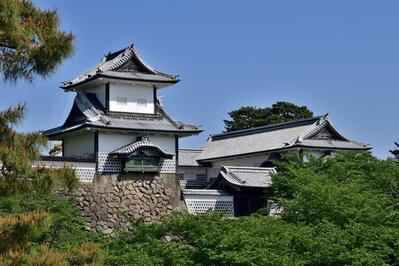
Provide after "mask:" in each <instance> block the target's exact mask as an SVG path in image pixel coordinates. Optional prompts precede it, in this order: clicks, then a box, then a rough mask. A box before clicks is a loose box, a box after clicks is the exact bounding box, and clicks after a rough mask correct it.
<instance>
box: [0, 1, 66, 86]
mask: <svg viewBox="0 0 399 266" xmlns="http://www.w3.org/2000/svg"><path fill="white" fill-rule="evenodd" d="M73 38H74V37H73V35H72V34H71V33H68V32H65V31H62V30H61V29H60V28H59V17H58V14H57V12H56V11H55V10H41V9H39V8H37V7H36V6H34V5H33V4H32V3H31V2H30V1H22V0H0V67H1V71H2V72H3V76H4V79H5V80H8V81H16V80H17V79H19V78H24V79H27V80H29V81H32V78H33V76H34V75H40V76H46V75H48V74H49V73H51V72H52V71H54V70H55V69H56V68H57V67H58V66H59V65H60V64H61V62H62V61H63V60H64V59H66V58H68V57H69V56H71V55H72V53H73V46H72V41H73Z"/></svg>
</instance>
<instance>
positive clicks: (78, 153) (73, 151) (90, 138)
mask: <svg viewBox="0 0 399 266" xmlns="http://www.w3.org/2000/svg"><path fill="white" fill-rule="evenodd" d="M64 155H65V156H66V157H83V158H88V157H93V155H94V133H93V132H84V133H80V134H74V135H71V136H66V137H65V139H64Z"/></svg>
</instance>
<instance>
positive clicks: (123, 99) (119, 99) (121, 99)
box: [116, 97, 127, 106]
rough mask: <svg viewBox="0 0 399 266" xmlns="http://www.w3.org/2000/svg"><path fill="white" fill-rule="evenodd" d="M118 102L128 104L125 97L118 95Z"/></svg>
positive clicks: (118, 103) (123, 104)
mask: <svg viewBox="0 0 399 266" xmlns="http://www.w3.org/2000/svg"><path fill="white" fill-rule="evenodd" d="M116 104H117V105H122V106H126V105H127V99H126V98H125V97H117V98H116Z"/></svg>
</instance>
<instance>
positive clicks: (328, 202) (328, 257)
mask: <svg viewBox="0 0 399 266" xmlns="http://www.w3.org/2000/svg"><path fill="white" fill-rule="evenodd" d="M286 159H288V160H287V161H286V162H280V163H278V166H277V174H276V175H275V176H273V177H272V178H273V184H272V186H271V187H270V188H269V189H268V191H267V197H268V198H272V199H274V200H275V201H276V203H277V204H281V205H282V206H283V207H284V208H283V211H282V213H281V214H280V215H279V216H277V217H270V216H264V215H263V213H265V211H266V210H263V211H262V212H260V213H257V214H253V215H250V216H247V217H239V218H234V219H231V218H223V217H222V216H221V215H217V214H209V213H207V214H202V215H189V214H177V215H174V216H171V217H166V218H164V219H162V220H161V221H160V222H159V223H154V224H150V225H145V224H141V223H136V224H134V227H133V230H132V232H131V233H126V234H121V235H120V236H118V237H117V238H114V239H109V240H108V241H107V242H106V243H104V248H105V249H106V250H107V256H106V264H109V265H128V264H147V265H398V264H399V248H398V247H399V230H398V228H399V213H398V210H397V207H398V204H399V201H398V199H399V163H398V161H397V160H394V159H387V160H379V159H377V158H375V157H373V156H371V154H369V153H354V152H347V153H342V154H339V156H336V157H326V158H315V157H308V158H306V157H304V156H303V155H300V154H298V153H294V154H290V155H287V157H286Z"/></svg>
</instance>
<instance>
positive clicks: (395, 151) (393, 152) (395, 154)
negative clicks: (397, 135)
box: [389, 142, 399, 159]
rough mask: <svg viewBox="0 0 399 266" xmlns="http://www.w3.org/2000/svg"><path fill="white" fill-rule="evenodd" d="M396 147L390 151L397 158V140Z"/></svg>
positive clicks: (398, 152) (398, 156)
mask: <svg viewBox="0 0 399 266" xmlns="http://www.w3.org/2000/svg"><path fill="white" fill-rule="evenodd" d="M395 146H396V147H395V149H393V150H389V152H390V153H391V154H392V155H393V156H395V158H397V159H398V158H399V143H397V142H395Z"/></svg>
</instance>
